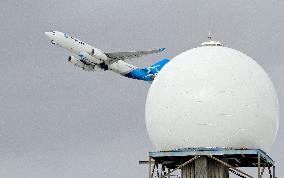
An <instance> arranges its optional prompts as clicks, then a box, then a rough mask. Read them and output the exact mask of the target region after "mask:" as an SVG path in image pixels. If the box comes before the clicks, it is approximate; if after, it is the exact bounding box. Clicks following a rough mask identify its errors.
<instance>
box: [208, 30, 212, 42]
mask: <svg viewBox="0 0 284 178" xmlns="http://www.w3.org/2000/svg"><path fill="white" fill-rule="evenodd" d="M208 40H209V41H211V40H212V32H211V31H209V32H208Z"/></svg>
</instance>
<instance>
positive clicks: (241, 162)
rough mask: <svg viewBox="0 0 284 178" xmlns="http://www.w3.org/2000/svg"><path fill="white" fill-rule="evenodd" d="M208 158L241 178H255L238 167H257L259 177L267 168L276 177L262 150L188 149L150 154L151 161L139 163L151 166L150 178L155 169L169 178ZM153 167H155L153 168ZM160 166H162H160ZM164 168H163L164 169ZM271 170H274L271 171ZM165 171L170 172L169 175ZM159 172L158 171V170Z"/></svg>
mask: <svg viewBox="0 0 284 178" xmlns="http://www.w3.org/2000/svg"><path fill="white" fill-rule="evenodd" d="M201 157H207V158H211V159H212V160H215V161H217V162H219V163H221V164H222V165H224V166H226V167H227V169H228V171H231V172H233V173H234V174H236V175H238V176H240V177H253V176H251V175H249V174H247V173H245V172H243V171H241V170H239V169H238V167H257V168H258V171H257V173H258V174H257V175H258V177H259V178H260V177H262V175H263V174H264V170H265V168H268V172H269V175H270V177H273V178H274V177H275V166H274V161H273V160H272V159H271V158H270V157H269V156H268V154H266V153H265V152H264V151H263V150H261V149H228V148H187V149H178V150H172V151H154V152H149V161H139V163H140V164H149V177H150V178H151V177H153V174H154V169H159V167H161V169H162V170H161V172H164V173H161V174H160V176H159V177H165V178H166V177H169V176H170V175H171V174H172V173H173V172H174V171H176V170H178V169H182V167H184V166H186V165H190V164H191V163H194V161H195V160H197V159H199V158H201ZM151 165H153V166H152V167H151ZM159 165H160V166H159ZM162 167H163V168H162ZM271 168H273V169H272V170H271ZM164 170H168V171H167V173H166V172H165V171H164ZM157 171H158V170H157Z"/></svg>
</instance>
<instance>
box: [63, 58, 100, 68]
mask: <svg viewBox="0 0 284 178" xmlns="http://www.w3.org/2000/svg"><path fill="white" fill-rule="evenodd" d="M68 62H69V63H71V64H73V65H74V66H76V67H79V68H81V69H83V70H85V71H94V70H100V69H101V68H100V67H99V66H97V65H90V64H85V63H84V62H82V61H81V60H79V59H77V58H76V57H74V56H69V57H68Z"/></svg>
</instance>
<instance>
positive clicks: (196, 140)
mask: <svg viewBox="0 0 284 178" xmlns="http://www.w3.org/2000/svg"><path fill="white" fill-rule="evenodd" d="M278 117H279V106H278V98H277V95H276V92H275V89H274V87H273V84H272V82H271V80H270V79H269V76H268V75H267V74H266V72H265V71H264V70H263V69H262V68H261V66H260V65H258V64H257V63H256V62H255V61H254V60H253V59H251V58H250V57H248V56H247V55H245V54H243V53H241V52H239V51H237V50H234V49H230V48H226V47H222V46H203V47H198V48H194V49H191V50H188V51H186V52H184V53H182V54H180V55H178V56H176V57H175V58H174V59H172V60H171V61H170V62H169V63H168V64H167V65H166V66H165V67H164V68H163V69H162V70H161V71H160V73H159V74H158V76H157V77H156V78H155V80H154V81H153V83H152V85H151V87H150V90H149V93H148V96H147V101H146V110H145V119H146V126H147V130H148V134H149V136H150V139H151V141H152V143H153V145H154V147H155V148H156V149H157V150H173V149H181V148H197V147H225V148H251V149H252V148H259V149H263V150H269V148H270V147H271V146H272V143H273V141H274V139H275V136H276V132H277V129H278V119H279V118H278Z"/></svg>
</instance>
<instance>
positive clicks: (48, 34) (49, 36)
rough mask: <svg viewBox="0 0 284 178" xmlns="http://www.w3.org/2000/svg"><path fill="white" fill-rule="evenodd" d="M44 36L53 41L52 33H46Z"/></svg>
mask: <svg viewBox="0 0 284 178" xmlns="http://www.w3.org/2000/svg"><path fill="white" fill-rule="evenodd" d="M44 34H45V35H46V36H47V37H48V38H49V39H51V36H52V35H51V32H44Z"/></svg>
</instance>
